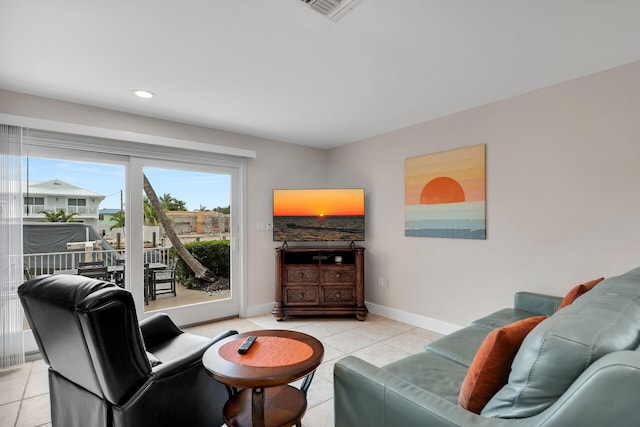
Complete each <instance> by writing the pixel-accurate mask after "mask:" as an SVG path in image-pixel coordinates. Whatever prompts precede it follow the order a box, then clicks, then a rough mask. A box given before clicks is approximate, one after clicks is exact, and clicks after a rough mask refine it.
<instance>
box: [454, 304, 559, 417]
mask: <svg viewBox="0 0 640 427" xmlns="http://www.w3.org/2000/svg"><path fill="white" fill-rule="evenodd" d="M547 317H548V316H536V317H529V318H527V319H522V320H519V321H517V322H514V323H512V324H510V325H507V326H503V327H501V328H496V329H494V330H493V331H491V332H490V333H489V335H487V337H486V338H485V340H484V342H483V343H482V345H481V346H480V348H478V351H477V352H476V355H475V357H474V358H473V362H471V366H469V370H468V371H467V376H466V377H465V379H464V381H463V382H462V387H461V388H460V395H459V396H458V404H459V405H460V406H461V407H463V408H465V409H467V410H469V411H471V412H475V413H477V414H479V413H480V411H482V408H484V406H485V405H486V404H487V402H488V401H489V400H490V399H491V398H492V397H493V395H494V394H496V393H497V392H498V390H500V389H501V388H502V387H503V386H504V385H505V384H506V383H507V381H508V379H509V373H510V372H511V363H512V362H513V359H514V358H515V357H516V353H517V352H518V349H519V348H520V345H521V344H522V341H523V340H524V338H525V337H526V336H527V334H528V333H529V332H530V331H531V330H532V329H533V328H535V327H536V325H537V324H538V323H540V322H542V321H543V320H544V319H546V318H547Z"/></svg>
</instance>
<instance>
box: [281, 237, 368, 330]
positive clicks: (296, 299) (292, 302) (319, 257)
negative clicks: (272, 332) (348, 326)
mask: <svg viewBox="0 0 640 427" xmlns="http://www.w3.org/2000/svg"><path fill="white" fill-rule="evenodd" d="M271 313H272V314H273V315H274V316H275V318H276V319H277V320H282V319H283V318H284V316H286V315H331V314H336V315H345V314H354V315H355V316H356V318H357V319H358V320H364V319H365V317H366V316H367V313H368V310H367V307H365V305H364V248H363V247H360V246H352V247H347V246H344V247H343V246H340V247H294V248H276V305H275V307H274V308H273V311H272V312H271Z"/></svg>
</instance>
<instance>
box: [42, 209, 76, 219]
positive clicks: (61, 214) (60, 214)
mask: <svg viewBox="0 0 640 427" xmlns="http://www.w3.org/2000/svg"><path fill="white" fill-rule="evenodd" d="M40 213H41V214H44V216H45V217H47V221H48V222H74V221H73V217H74V216H76V215H78V212H73V213H70V214H68V213H66V212H65V211H64V209H60V210H59V211H56V212H47V211H40Z"/></svg>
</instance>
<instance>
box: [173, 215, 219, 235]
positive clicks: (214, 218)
mask: <svg viewBox="0 0 640 427" xmlns="http://www.w3.org/2000/svg"><path fill="white" fill-rule="evenodd" d="M166 214H167V216H168V217H169V218H171V220H172V221H173V225H174V229H175V230H176V233H178V234H213V235H222V233H226V232H228V231H229V219H230V215H227V214H221V213H220V212H216V211H195V212H191V211H168V212H166Z"/></svg>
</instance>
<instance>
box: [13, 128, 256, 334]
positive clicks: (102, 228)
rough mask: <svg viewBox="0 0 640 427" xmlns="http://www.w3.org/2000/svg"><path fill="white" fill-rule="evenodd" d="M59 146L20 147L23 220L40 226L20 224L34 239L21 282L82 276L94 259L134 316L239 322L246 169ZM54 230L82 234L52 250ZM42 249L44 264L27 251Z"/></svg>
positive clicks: (159, 153) (207, 159) (161, 153)
mask: <svg viewBox="0 0 640 427" xmlns="http://www.w3.org/2000/svg"><path fill="white" fill-rule="evenodd" d="M57 138H59V139H57V140H56V143H55V144H47V143H40V140H38V143H37V144H30V143H29V142H28V141H27V142H26V143H25V144H24V150H23V156H24V157H23V169H24V173H23V189H24V190H23V196H24V203H25V210H24V221H25V223H26V222H28V223H30V224H31V223H39V224H35V225H29V226H28V227H27V226H25V233H26V234H29V236H30V237H29V239H31V240H32V242H31V246H29V247H30V248H31V249H27V241H26V240H25V264H26V266H27V267H29V268H28V269H25V274H32V275H33V274H40V273H50V274H60V273H61V272H62V273H67V274H81V272H80V271H79V267H80V263H81V262H87V261H100V262H102V263H103V264H104V265H105V266H106V267H107V268H108V273H109V277H110V279H111V280H113V281H114V282H116V283H117V284H118V285H120V286H122V287H124V288H125V289H127V290H129V291H131V292H132V294H133V296H134V300H135V302H136V306H137V307H138V312H139V316H140V318H143V317H146V316H147V315H151V314H153V313H155V312H158V311H162V312H165V313H168V314H169V315H170V316H171V317H172V318H173V320H174V321H175V322H176V323H178V324H180V325H187V324H194V323H200V322H205V321H210V320H214V319H218V318H225V317H230V316H234V315H238V313H239V311H240V308H239V307H240V293H239V289H240V288H241V286H240V283H241V280H242V251H241V250H240V246H241V245H240V244H239V242H241V241H242V237H241V235H242V227H241V224H242V216H241V212H242V206H241V200H242V197H241V192H242V167H243V166H242V165H243V164H242V162H239V161H233V160H231V161H229V159H222V160H220V161H217V160H216V159H215V157H214V156H213V155H208V156H201V157H198V156H196V155H192V156H189V155H184V154H181V155H180V154H177V155H174V154H172V151H171V149H169V148H166V149H165V148H162V147H161V148H160V149H158V150H154V152H153V155H151V154H150V156H149V157H145V156H141V155H136V154H135V153H126V152H125V153H123V154H113V153H112V152H113V151H114V148H113V147H111V146H109V147H107V146H100V145H99V144H95V143H94V144H91V141H90V142H89V143H87V144H83V143H81V142H80V143H78V142H77V141H75V143H74V144H71V145H73V146H72V147H71V148H65V147H61V146H64V145H65V144H64V138H63V137H61V136H59V135H58V136H57ZM60 140H62V142H60ZM89 148H90V150H89ZM140 151H141V150H138V151H137V153H139V152H140ZM170 158H173V159H174V160H171V161H169V160H168V159H170ZM176 159H177V160H176ZM145 177H146V178H147V181H148V183H149V184H150V186H151V187H152V189H153V190H154V193H155V194H156V198H157V199H158V200H156V201H157V202H159V203H160V205H159V206H160V207H159V209H160V210H161V214H162V215H159V212H158V211H156V209H155V208H154V206H153V203H151V200H150V199H151V198H150V197H149V196H148V195H147V191H145V183H144V180H145ZM159 216H164V217H165V220H166V222H165V223H164V224H163V221H160V219H159ZM53 222H65V223H66V225H64V224H62V225H60V224H58V225H56V227H57V229H61V228H69V229H71V228H73V229H74V230H75V229H80V228H81V229H82V230H81V234H82V235H77V230H76V231H74V233H76V234H74V235H73V236H74V237H73V238H71V237H69V236H71V234H64V233H67V231H65V232H64V233H63V234H62V235H63V236H64V237H62V238H60V239H58V241H56V242H51V241H49V240H50V239H49V240H47V238H46V235H47V234H48V233H43V232H42V230H43V228H42V227H43V226H47V225H49V226H54V225H52V223H53ZM27 228H29V230H27ZM26 234H25V235H26ZM67 237H69V238H67ZM65 239H67V240H69V241H66V240H65ZM176 239H177V240H176ZM63 240H64V241H63ZM88 242H92V243H91V245H88V244H86V243H88ZM39 244H40V247H39V248H38V249H33V247H35V246H38V245H39ZM43 245H44V246H43ZM46 245H49V246H47V247H48V249H47V251H45V252H48V253H49V254H48V255H47V256H44V255H40V256H37V255H33V254H29V253H27V252H35V251H39V252H40V253H42V251H44V250H45V249H46V248H45V246H46ZM56 245H57V246H56ZM60 245H62V246H60ZM58 246H60V247H58ZM81 246H82V247H81ZM89 246H91V251H89V250H88V249H86V248H87V247H89ZM180 247H182V248H183V249H186V250H187V254H186V255H185V253H184V252H182V253H181V248H180ZM61 252H64V253H65V254H61ZM69 252H71V253H72V254H71V255H70V254H69ZM56 253H58V254H57V258H56V255H55V254H56ZM189 254H193V256H192V257H193V259H187V258H189ZM183 258H184V259H183ZM194 259H195V261H196V264H194V263H193V260H194ZM174 260H175V271H173V270H174ZM194 265H195V270H196V271H195V272H194V271H193V269H194ZM198 266H200V267H202V271H200V270H199V267H198ZM172 275H173V278H172Z"/></svg>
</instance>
